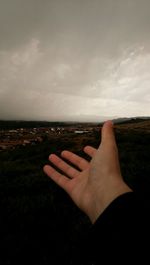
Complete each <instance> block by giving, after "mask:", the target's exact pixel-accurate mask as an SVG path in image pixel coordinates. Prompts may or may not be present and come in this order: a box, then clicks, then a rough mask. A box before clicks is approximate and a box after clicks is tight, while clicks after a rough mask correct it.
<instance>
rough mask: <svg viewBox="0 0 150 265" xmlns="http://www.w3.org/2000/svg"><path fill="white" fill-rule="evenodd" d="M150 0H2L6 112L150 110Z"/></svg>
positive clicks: (65, 114) (71, 114) (51, 115)
mask: <svg viewBox="0 0 150 265" xmlns="http://www.w3.org/2000/svg"><path fill="white" fill-rule="evenodd" d="M149 32H150V1H149V0H0V119H26V120H87V119H91V120H92V119H93V120H94V119H100V117H112V116H113V117H116V116H117V117H130V116H150V34H149Z"/></svg>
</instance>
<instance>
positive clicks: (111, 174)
mask: <svg viewBox="0 0 150 265" xmlns="http://www.w3.org/2000/svg"><path fill="white" fill-rule="evenodd" d="M101 133H102V140H101V143H100V145H99V147H98V149H95V148H93V147H92V146H86V147H84V152H85V153H86V154H88V155H89V156H90V157H91V161H90V162H88V161H87V160H85V159H83V158H82V157H80V156H78V155H76V154H74V153H72V152H70V151H67V150H65V151H62V152H61V158H60V157H58V156H57V155H55V154H51V155H50V156H49V160H50V161H51V162H52V163H53V164H54V165H55V166H56V167H57V168H59V169H61V170H62V172H64V175H63V174H60V173H59V172H58V171H57V170H55V169H54V168H53V167H51V166H50V165H45V166H44V168H43V170H44V172H45V173H46V174H47V175H48V176H49V177H50V178H51V179H52V180H54V181H55V182H56V183H57V184H58V185H59V186H60V187H61V188H63V189H64V190H65V191H66V192H67V193H68V194H69V196H70V197H71V199H72V200H73V201H74V203H75V204H76V205H77V206H78V207H79V208H80V209H81V210H82V211H84V212H85V213H86V214H87V215H88V216H89V218H90V220H91V222H92V223H94V222H95V221H96V219H97V218H98V217H99V216H100V215H101V214H102V212H103V211H104V210H105V209H106V208H107V206H108V205H109V204H110V203H111V202H112V201H113V200H114V199H116V198H117V197H118V196H120V195H121V194H124V193H126V192H131V191H132V190H131V189H130V187H129V186H127V184H126V183H125V182H124V180H123V177H122V174H121V170H120V163H119V156H118V148H117V144H116V140H115V135H114V129H113V123H112V122H111V121H107V122H105V123H104V125H103V127H102V132H101ZM63 158H65V160H68V161H70V162H71V163H72V164H74V165H75V166H77V167H78V168H79V170H77V169H75V168H74V167H72V166H70V165H69V164H67V163H66V162H65V161H64V160H63Z"/></svg>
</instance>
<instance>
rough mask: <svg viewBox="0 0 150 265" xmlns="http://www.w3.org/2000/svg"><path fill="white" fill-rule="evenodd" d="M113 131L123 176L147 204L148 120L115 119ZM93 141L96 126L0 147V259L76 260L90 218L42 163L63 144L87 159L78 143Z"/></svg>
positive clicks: (37, 264)
mask: <svg viewBox="0 0 150 265" xmlns="http://www.w3.org/2000/svg"><path fill="white" fill-rule="evenodd" d="M34 126H36V125H34ZM85 126H86V125H85ZM115 131H116V139H117V143H118V147H119V153H120V162H121V169H122V174H123V177H124V179H125V180H126V182H127V183H128V184H129V185H130V186H131V187H132V188H133V189H134V190H137V191H139V192H141V195H142V196H143V198H145V201H146V202H147V204H148V205H150V163H149V156H150V120H146V121H142V120H139V121H138V122H137V121H132V122H129V123H125V124H120V125H115ZM99 142H100V133H99V131H98V130H94V131H93V133H90V134H83V135H77V134H76V135H75V134H71V133H70V134H69V133H68V134H64V135H55V134H54V135H53V136H51V139H49V138H46V137H45V138H44V140H43V142H41V143H38V144H37V145H33V146H24V147H22V148H15V149H14V150H4V151H2V152H0V243H1V247H0V264H2V265H8V264H10V265H11V264H14V265H25V264H32V265H47V264H49V265H50V264H52V265H55V264H57V265H61V264H66V265H68V264H69V265H71V264H76V265H78V264H77V263H76V261H75V256H76V255H75V253H76V246H77V244H78V240H79V239H80V237H81V236H82V234H84V233H86V231H87V230H88V228H89V227H90V225H91V224H90V222H89V220H88V218H87V217H86V216H85V215H84V214H83V213H82V212H80V210H79V209H78V208H77V207H76V206H75V205H74V203H73V202H72V201H71V200H70V198H69V197H68V196H67V194H66V193H65V192H64V191H63V190H61V189H60V188H59V187H58V186H57V185H56V184H55V183H53V182H52V181H51V180H50V179H49V178H48V177H47V176H46V175H45V174H44V173H43V171H42V168H43V165H44V164H46V163H47V161H48V160H47V159H48V156H49V154H50V153H53V152H54V153H57V154H58V155H59V154H60V152H61V151H62V150H64V149H68V150H70V151H73V152H75V153H76V154H79V155H82V156H84V157H85V158H87V159H88V157H87V156H86V155H85V154H84V153H83V152H82V149H83V147H84V146H85V145H87V144H88V145H92V146H94V147H98V145H99Z"/></svg>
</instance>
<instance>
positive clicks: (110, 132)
mask: <svg viewBox="0 0 150 265" xmlns="http://www.w3.org/2000/svg"><path fill="white" fill-rule="evenodd" d="M101 144H113V145H114V144H115V145H116V139H115V134H114V129H113V122H112V121H106V122H105V123H104V125H103V127H102V137H101Z"/></svg>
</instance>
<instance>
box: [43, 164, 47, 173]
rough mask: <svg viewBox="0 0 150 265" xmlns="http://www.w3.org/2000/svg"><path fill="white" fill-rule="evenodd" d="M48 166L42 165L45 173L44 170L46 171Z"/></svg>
mask: <svg viewBox="0 0 150 265" xmlns="http://www.w3.org/2000/svg"><path fill="white" fill-rule="evenodd" d="M47 167H48V165H44V166H43V171H44V172H45V173H46V169H47Z"/></svg>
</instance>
